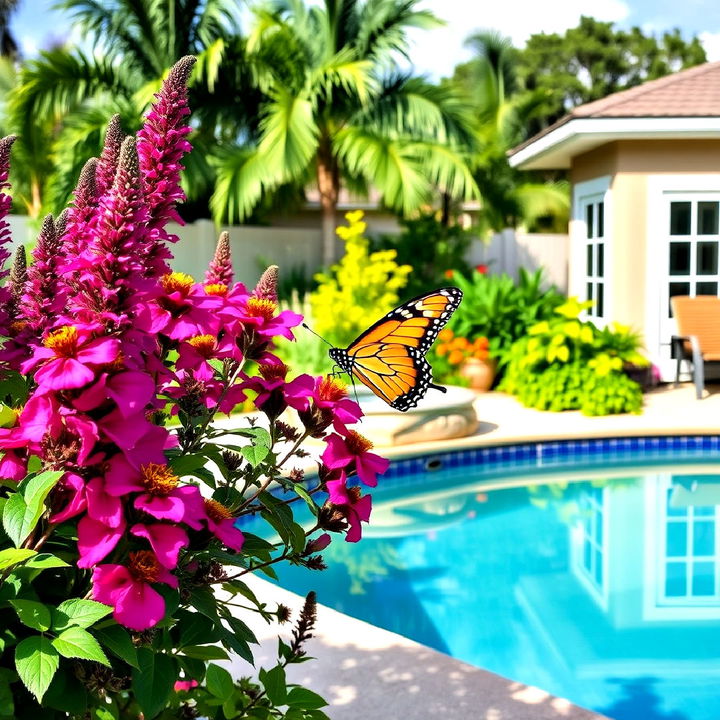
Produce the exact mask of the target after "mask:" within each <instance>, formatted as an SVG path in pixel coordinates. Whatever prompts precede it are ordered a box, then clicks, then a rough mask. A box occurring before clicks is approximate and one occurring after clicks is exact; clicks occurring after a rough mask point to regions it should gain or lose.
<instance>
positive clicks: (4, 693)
mask: <svg viewBox="0 0 720 720" xmlns="http://www.w3.org/2000/svg"><path fill="white" fill-rule="evenodd" d="M13 676H14V673H11V671H10V670H7V669H4V668H3V669H2V670H0V718H14V717H15V701H14V700H13V692H12V688H11V687H10V681H11V680H12V678H13Z"/></svg>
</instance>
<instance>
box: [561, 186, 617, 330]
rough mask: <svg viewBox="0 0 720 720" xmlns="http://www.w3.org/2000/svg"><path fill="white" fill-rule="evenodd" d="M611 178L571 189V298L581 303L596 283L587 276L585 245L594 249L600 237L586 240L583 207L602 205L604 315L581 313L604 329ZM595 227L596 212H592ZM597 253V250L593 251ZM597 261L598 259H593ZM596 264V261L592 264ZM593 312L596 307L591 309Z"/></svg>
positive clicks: (607, 305) (609, 313) (609, 256)
mask: <svg viewBox="0 0 720 720" xmlns="http://www.w3.org/2000/svg"><path fill="white" fill-rule="evenodd" d="M611 183H612V177H611V176H610V175H604V176H602V177H599V178H595V179H593V180H587V181H585V182H580V183H577V184H576V185H575V186H574V187H573V216H572V217H573V225H572V235H571V272H570V295H574V296H576V297H577V298H578V299H580V300H584V299H585V298H586V294H587V284H588V283H593V284H595V285H596V284H597V282H598V279H599V278H598V277H597V276H596V275H593V276H588V274H587V246H588V244H590V243H592V244H593V245H595V246H597V244H598V240H599V238H592V239H591V238H588V228H587V220H586V215H585V212H586V210H585V208H586V207H587V205H588V203H593V204H594V205H597V204H598V203H603V237H602V243H603V276H602V282H603V314H602V316H596V315H588V314H587V313H583V317H584V319H587V320H590V321H592V322H593V323H594V324H595V325H597V326H598V327H604V326H605V325H607V323H608V322H609V320H610V319H611V318H612V292H611V290H612V272H611V268H612V254H613V253H612V193H611V192H610V189H611ZM594 223H595V224H596V225H597V213H594ZM595 252H596V251H595ZM596 258H597V256H596ZM595 262H597V260H596V261H595ZM594 310H595V311H596V310H597V308H594Z"/></svg>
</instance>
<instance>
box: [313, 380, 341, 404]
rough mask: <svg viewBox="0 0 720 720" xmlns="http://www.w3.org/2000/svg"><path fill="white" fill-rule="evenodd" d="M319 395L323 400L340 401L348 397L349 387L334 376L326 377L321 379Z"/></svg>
mask: <svg viewBox="0 0 720 720" xmlns="http://www.w3.org/2000/svg"><path fill="white" fill-rule="evenodd" d="M318 396H319V397H320V399H321V400H329V401H330V402H338V400H342V399H343V398H344V397H347V387H346V386H345V383H343V382H341V381H340V380H337V379H336V378H333V377H329V376H327V377H324V378H323V379H322V380H321V381H320V387H319V388H318Z"/></svg>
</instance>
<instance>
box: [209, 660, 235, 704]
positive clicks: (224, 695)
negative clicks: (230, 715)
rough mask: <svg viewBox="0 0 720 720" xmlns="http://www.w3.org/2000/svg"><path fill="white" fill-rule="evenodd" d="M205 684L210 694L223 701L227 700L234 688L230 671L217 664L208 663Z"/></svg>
mask: <svg viewBox="0 0 720 720" xmlns="http://www.w3.org/2000/svg"><path fill="white" fill-rule="evenodd" d="M205 686H206V687H207V689H208V691H209V692H210V694H211V695H214V696H215V697H216V698H219V699H220V700H222V701H223V702H225V701H226V700H229V699H230V698H231V697H232V694H233V692H234V690H235V687H234V684H233V680H232V677H231V676H230V673H229V672H228V671H227V670H225V668H221V667H220V666H219V665H208V669H207V673H206V674H205Z"/></svg>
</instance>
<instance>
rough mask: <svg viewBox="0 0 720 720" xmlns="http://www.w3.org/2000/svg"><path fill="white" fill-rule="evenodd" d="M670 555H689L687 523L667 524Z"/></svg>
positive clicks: (668, 554)
mask: <svg viewBox="0 0 720 720" xmlns="http://www.w3.org/2000/svg"><path fill="white" fill-rule="evenodd" d="M666 554H667V556H668V557H685V555H687V523H684V522H669V523H668V524H667V552H666Z"/></svg>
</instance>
